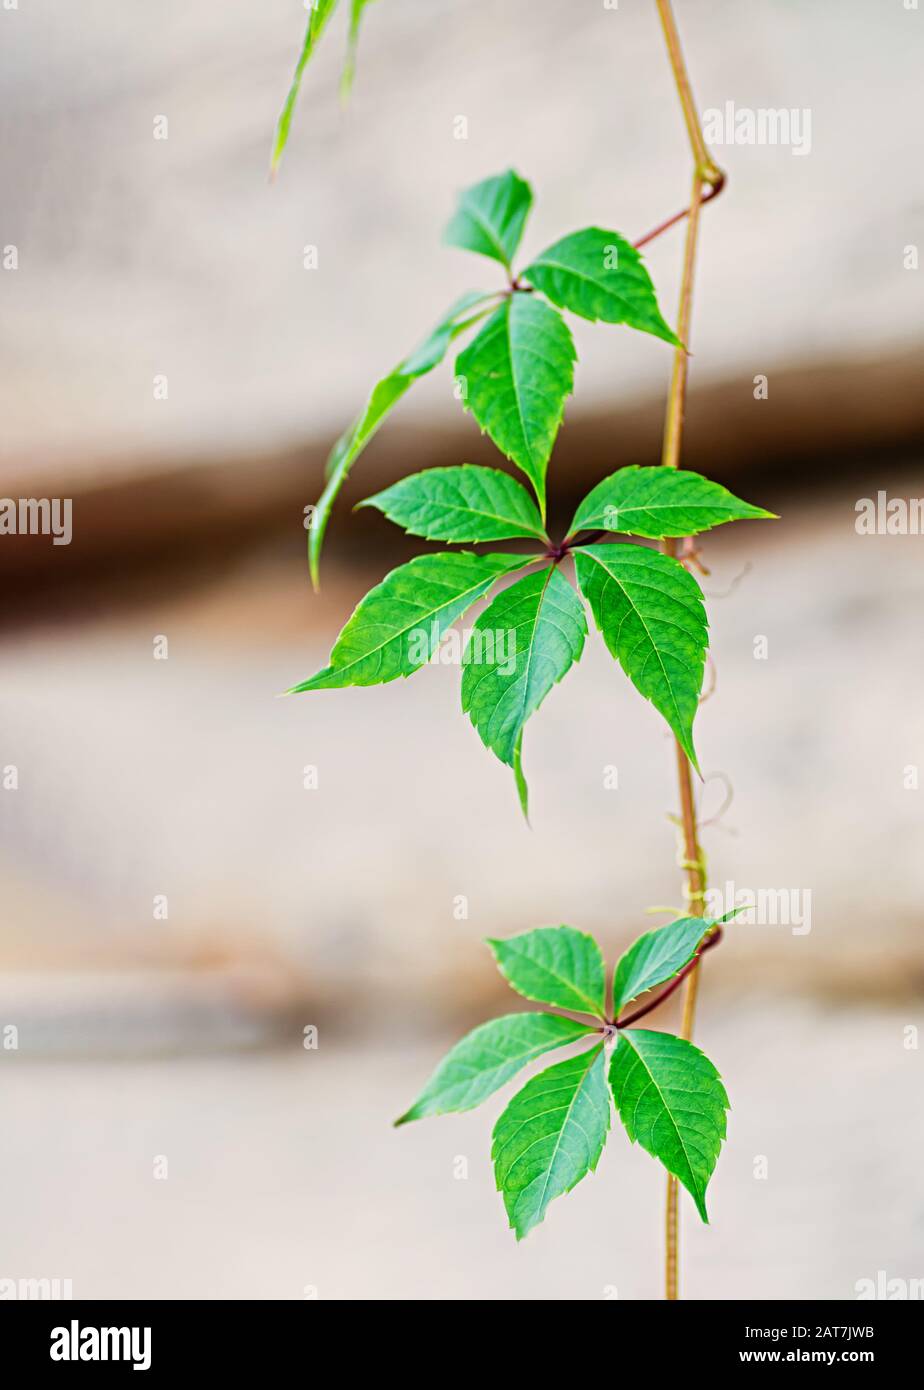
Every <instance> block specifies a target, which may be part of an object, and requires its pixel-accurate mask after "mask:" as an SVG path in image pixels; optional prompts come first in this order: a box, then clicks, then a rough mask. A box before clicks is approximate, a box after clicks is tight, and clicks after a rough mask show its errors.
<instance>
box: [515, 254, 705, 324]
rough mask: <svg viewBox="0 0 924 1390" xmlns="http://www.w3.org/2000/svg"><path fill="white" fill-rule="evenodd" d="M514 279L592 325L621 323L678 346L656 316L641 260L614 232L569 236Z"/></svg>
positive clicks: (652, 286)
mask: <svg viewBox="0 0 924 1390" xmlns="http://www.w3.org/2000/svg"><path fill="white" fill-rule="evenodd" d="M520 278H521V279H523V280H527V281H528V282H529V283H530V284H531V285H535V287H536V289H537V290H541V291H542V293H543V294H544V295H546V296H547V297H548V298H549V299H551V301H552V303H553V304H557V305H558V307H559V308H560V309H570V310H571V312H572V313H574V314H580V315H581V317H582V318H585V319H590V320H591V321H592V322H596V321H597V320H598V319H602V320H603V321H604V322H605V323H624V324H627V325H628V326H629V327H630V328H638V329H641V331H642V332H643V333H652V334H654V336H655V337H656V338H663V339H664V341H665V342H666V343H671V344H672V345H673V346H674V347H679V346H680V339H679V338H678V337H677V335H676V333H674V331H673V330H672V329H671V328H670V327H668V325H667V324H666V323H665V322H664V319H663V318H662V317H661V311H660V309H659V308H658V301H657V298H656V296H655V291H654V285H653V284H652V283H651V276H650V275H649V274H648V271H647V270H646V269H645V266H644V263H643V261H642V257H641V256H640V254H639V253H638V251H636V249H635V247H634V246H632V245H630V243H629V242H628V241H626V239H625V237H621V236H620V235H619V233H618V232H608V231H604V229H603V228H602V227H585V228H584V229H583V230H582V231H580V232H572V233H571V235H570V236H566V237H562V238H561V240H560V241H556V242H555V243H554V245H552V246H549V247H548V248H547V249H546V250H545V251H543V252H542V253H541V255H539V256H537V257H536V259H535V260H534V261H532V262H531V264H530V265H528V266H527V267H526V269H525V270H524V271H521V273H520Z"/></svg>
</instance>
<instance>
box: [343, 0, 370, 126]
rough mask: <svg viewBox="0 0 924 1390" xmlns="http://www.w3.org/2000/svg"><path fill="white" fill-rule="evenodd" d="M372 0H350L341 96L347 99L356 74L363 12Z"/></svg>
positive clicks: (344, 99)
mask: <svg viewBox="0 0 924 1390" xmlns="http://www.w3.org/2000/svg"><path fill="white" fill-rule="evenodd" d="M371 3H372V0H350V28H349V33H348V34H347V51H346V58H345V59H344V63H343V74H342V76H341V78H340V97H341V100H342V101H346V100H347V98H348V97H349V95H350V92H351V91H352V90H353V78H354V77H355V75H356V50H357V48H358V47H359V30H360V26H361V25H362V20H363V14H364V12H365V9H366V6H367V5H371Z"/></svg>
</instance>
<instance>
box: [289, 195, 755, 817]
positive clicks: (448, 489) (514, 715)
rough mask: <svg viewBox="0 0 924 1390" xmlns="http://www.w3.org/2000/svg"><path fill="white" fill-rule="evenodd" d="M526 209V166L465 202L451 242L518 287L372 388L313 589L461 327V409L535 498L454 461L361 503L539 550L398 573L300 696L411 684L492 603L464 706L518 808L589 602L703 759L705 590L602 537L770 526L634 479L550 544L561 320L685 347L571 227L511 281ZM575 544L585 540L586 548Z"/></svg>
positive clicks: (454, 534)
mask: <svg viewBox="0 0 924 1390" xmlns="http://www.w3.org/2000/svg"><path fill="white" fill-rule="evenodd" d="M531 203H532V193H531V191H530V188H529V185H528V184H527V183H526V182H525V181H524V180H523V179H521V178H520V177H519V176H518V175H517V174H515V173H513V171H508V172H507V173H505V174H501V175H498V176H497V177H495V178H490V179H486V180H485V181H484V182H482V183H480V184H477V185H476V186H475V187H474V188H470V189H468V190H467V191H466V192H465V193H463V195H462V197H461V199H460V201H459V206H458V209H457V211H456V213H455V215H454V217H453V218H452V220H451V222H450V223H449V227H448V229H447V239H448V240H449V241H450V242H451V243H452V244H454V245H458V246H460V247H463V248H465V249H466V250H469V251H472V252H475V253H476V254H479V255H483V256H486V257H489V258H490V259H492V260H495V261H497V262H499V263H500V264H501V265H503V267H504V269H505V270H506V272H507V276H508V284H507V287H506V289H505V290H503V291H502V292H499V293H497V294H495V295H494V296H490V295H486V294H484V293H482V292H473V293H471V294H468V295H465V296H464V297H463V298H462V299H461V300H460V301H458V302H457V303H456V304H455V305H454V306H453V307H452V309H450V311H449V312H448V314H446V315H445V316H444V317H443V318H442V319H441V320H440V322H439V323H438V324H437V326H436V328H435V329H434V330H433V332H432V333H431V334H430V335H429V337H428V338H427V339H426V340H425V341H424V343H423V344H422V345H421V346H420V347H419V348H418V349H417V350H416V351H415V352H413V353H411V354H410V355H409V356H408V357H406V358H404V359H403V361H402V362H401V363H399V365H398V366H397V367H396V368H395V369H394V371H392V372H390V373H389V374H388V375H387V376H386V377H384V378H383V379H382V380H381V381H380V382H378V383H377V385H376V386H375V388H374V389H373V391H372V393H371V395H370V397H369V400H368V402H367V403H366V405H365V407H364V409H363V411H362V413H361V414H360V416H359V417H358V418H357V420H356V421H355V423H354V424H353V425H352V426H351V427H350V429H349V430H347V431H346V433H345V434H344V435H343V436H342V437H341V438H340V439H339V440H338V442H337V444H336V445H335V447H334V449H333V451H332V453H331V456H330V460H329V464H328V478H327V484H326V487H325V489H324V493H323V495H322V497H321V499H320V502H319V503H318V507H317V511H316V515H315V518H314V522H313V525H312V527H311V529H310V530H309V555H310V558H311V566H312V573H313V575H314V576H315V578H316V576H317V565H318V559H319V555H320V546H321V542H322V540H323V537H324V531H325V528H326V525H327V521H328V518H329V516H330V511H331V508H332V506H333V503H334V499H335V498H336V496H337V493H338V492H339V490H340V488H341V486H342V484H343V482H344V480H345V478H346V476H347V474H348V473H349V471H350V469H351V468H352V466H353V464H354V463H355V462H356V460H357V458H358V457H359V455H360V454H361V453H362V450H363V449H364V448H365V446H366V444H367V443H368V441H369V440H370V439H371V437H372V435H373V434H374V432H375V430H376V429H377V428H378V426H379V425H380V424H381V422H382V420H383V419H384V418H385V417H386V415H387V414H388V412H389V411H390V410H391V409H392V407H393V406H394V405H395V404H396V403H397V401H398V400H400V399H401V397H402V396H403V395H404V393H405V392H406V391H407V390H408V389H409V387H410V386H411V385H412V384H413V382H414V381H415V380H417V378H418V377H420V376H421V375H423V374H424V373H425V372H428V371H430V370H432V369H433V367H435V366H436V365H437V364H438V363H439V362H440V361H441V360H442V359H443V357H444V356H445V355H446V353H447V352H448V350H449V348H450V346H451V344H452V343H453V342H454V341H455V339H456V338H457V337H458V336H459V335H460V334H462V333H464V332H466V331H468V330H473V329H476V328H477V332H475V334H474V336H473V337H472V338H471V340H470V342H469V343H468V345H467V346H466V347H465V348H464V349H463V351H462V352H461V353H460V355H459V357H458V359H457V361H456V365H455V374H456V378H457V380H458V381H459V382H460V383H461V384H462V393H463V400H464V404H465V406H466V408H467V409H468V410H469V411H470V412H471V413H472V414H473V415H474V417H475V419H476V421H477V422H478V424H479V425H480V426H481V427H482V429H483V430H484V431H485V432H486V433H487V434H488V435H489V436H490V437H491V439H492V440H493V442H494V443H495V444H496V445H497V447H498V448H499V449H500V450H501V452H502V453H503V454H504V455H505V456H506V457H507V458H508V459H509V460H510V461H511V462H512V463H513V464H514V465H516V467H517V468H518V469H519V470H520V471H521V473H522V474H523V476H524V478H525V480H526V483H527V484H528V487H527V486H524V484H523V483H521V482H520V481H518V480H517V479H516V478H515V477H513V476H512V475H511V474H509V473H506V472H504V471H502V470H501V469H498V468H488V467H483V466H476V465H472V464H460V465H458V466H453V467H443V468H430V469H426V470H424V471H423V472H421V473H415V474H412V475H411V476H409V477H406V478H403V479H402V480H401V481H400V482H397V483H395V484H394V485H393V486H391V487H388V488H386V489H385V490H384V491H383V492H379V493H377V494H376V495H375V496H373V497H370V498H367V499H366V501H365V502H363V503H360V506H365V507H374V508H376V509H378V510H379V511H381V512H382V513H383V515H384V516H386V517H387V518H388V519H389V520H390V521H393V522H394V523H395V524H396V525H398V526H401V527H403V529H404V530H405V531H406V532H407V533H408V534H410V535H413V536H420V537H422V538H423V539H425V540H431V541H439V542H443V543H444V544H447V545H455V546H470V545H485V544H488V545H490V544H494V543H496V542H501V541H511V540H515V541H520V542H527V543H532V545H533V546H534V547H536V548H535V549H534V551H533V553H532V554H523V553H520V554H515V555H511V554H509V553H500V552H491V551H489V552H488V553H483V552H476V551H473V550H467V549H463V550H456V551H446V552H441V553H431V554H426V555H420V556H418V557H417V558H416V559H414V560H411V561H410V562H409V563H408V564H405V565H401V566H399V567H398V568H397V569H395V570H392V571H391V573H390V574H387V575H386V576H385V578H384V579H383V580H382V582H381V583H380V584H378V585H376V587H375V588H374V589H372V590H371V591H370V592H369V593H368V594H367V595H366V596H365V598H363V599H362V600H361V602H360V603H359V605H358V606H357V608H356V610H355V611H354V613H353V615H352V617H351V618H350V620H349V622H348V623H347V624H346V626H345V627H344V629H343V631H342V632H341V633H340V636H339V637H338V638H337V641H336V643H335V645H334V648H333V650H332V652H331V655H330V659H329V661H328V664H327V666H325V667H324V668H323V670H321V671H319V672H318V673H317V674H316V675H314V676H312V677H310V678H309V679H308V680H305V681H302V682H301V683H300V684H298V685H296V686H295V687H294V688H293V690H294V692H306V691H313V690H328V689H332V688H337V687H342V686H349V685H377V684H383V683H385V682H387V681H391V680H395V679H396V678H397V677H399V676H409V675H410V674H411V673H412V672H413V671H416V670H419V669H420V668H421V667H422V666H424V665H426V664H427V662H428V661H430V660H431V659H433V658H434V657H435V654H436V652H437V650H438V648H439V645H440V643H441V641H442V639H443V637H444V635H445V633H446V632H447V630H448V629H449V628H450V627H451V626H452V625H453V624H454V623H455V622H456V621H457V620H458V619H459V618H461V617H462V616H463V615H464V614H465V613H466V612H467V610H468V609H469V608H470V607H471V606H472V605H473V604H475V603H476V602H477V601H478V600H480V599H484V598H487V597H490V600H491V601H490V603H489V604H488V605H487V607H485V608H484V609H483V611H482V612H481V613H480V614H479V616H478V617H477V618H476V620H475V623H474V626H473V628H472V630H471V635H470V638H469V642H468V646H467V647H466V650H465V652H464V654H463V672H462V708H463V711H464V712H465V713H466V714H468V716H469V718H470V719H471V722H472V724H473V725H474V727H475V729H476V730H477V732H478V734H479V735H480V737H481V739H482V741H483V742H484V744H485V745H486V747H488V748H489V749H491V751H492V752H493V753H495V755H496V756H497V757H498V758H499V759H500V760H501V761H502V762H503V763H505V764H506V765H507V766H509V767H510V768H512V769H513V771H514V774H515V777H516V782H517V787H518V790H519V795H520V800H521V804H522V806H523V809H524V811H525V810H526V805H527V792H526V781H525V777H524V774H523V766H522V746H523V730H524V727H525V725H526V722H527V720H528V719H529V717H530V715H532V714H533V713H535V711H536V710H537V709H538V708H539V706H540V705H541V703H542V701H543V700H544V699H545V697H546V696H547V695H548V693H549V691H550V690H551V689H552V687H553V686H554V685H556V684H557V682H558V681H560V680H561V679H562V677H563V676H564V675H565V674H566V673H567V672H568V671H569V670H570V668H571V667H572V666H573V665H574V663H575V662H576V661H578V660H579V658H580V656H581V652H582V651H583V648H584V642H585V638H586V635H587V619H586V615H585V607H584V604H585V601H586V604H587V605H588V606H589V608H590V611H591V614H592V616H593V619H594V622H595V624H596V626H597V627H598V629H599V631H600V633H601V635H602V637H603V640H604V642H605V643H606V646H607V647H608V649H609V651H610V652H611V653H612V655H613V656H614V657H615V659H616V661H617V662H618V663H619V665H620V666H621V667H622V669H623V670H624V672H625V673H626V675H627V676H628V677H629V679H630V680H631V681H632V683H633V684H634V685H635V687H636V689H638V690H639V691H640V693H641V694H642V695H644V697H645V698H646V699H647V700H650V701H651V703H652V704H653V705H654V707H655V709H657V710H658V711H659V713H660V714H661V715H662V716H663V717H664V719H665V720H666V721H667V723H668V725H669V726H670V728H671V729H672V730H673V732H674V734H675V735H676V737H677V739H678V740H679V742H680V744H681V746H682V748H683V749H684V751H685V753H686V754H687V756H688V757H689V758H690V760H691V762H692V763H693V764H694V766H696V751H695V748H694V744H693V720H694V716H695V714H696V710H697V705H698V702H699V696H700V691H701V687H702V680H703V669H704V662H705V654H706V648H707V644H708V630H707V622H706V614H705V608H704V604H703V596H702V593H701V591H700V588H699V585H698V584H697V582H696V580H695V579H694V577H693V575H692V574H691V573H690V572H689V571H688V570H687V569H686V568H685V567H684V566H683V565H682V564H680V563H679V562H678V561H677V560H676V559H674V558H672V557H671V556H669V555H665V554H662V553H661V552H660V551H659V550H655V549H653V548H651V547H650V546H648V545H637V544H626V543H624V542H622V541H615V540H607V539H604V541H603V543H601V542H600V537H601V536H603V537H606V536H608V535H610V534H613V535H622V536H630V537H638V538H640V539H642V540H660V539H664V538H666V537H680V536H690V535H693V534H696V533H699V532H702V531H706V530H709V529H710V528H711V527H714V526H720V525H723V524H724V523H725V522H728V521H738V520H746V519H751V518H757V517H767V516H770V515H771V513H769V512H766V511H764V510H763V509H762V508H759V507H754V506H751V505H750V504H749V503H747V502H743V501H741V500H740V499H739V498H737V497H734V496H733V495H732V494H731V493H730V492H729V491H728V490H727V489H726V488H724V487H722V486H721V485H720V484H718V483H714V482H711V481H709V480H708V479H706V478H703V477H701V476H700V475H699V474H697V473H691V472H688V471H684V470H680V469H665V468H661V467H628V468H621V469H619V470H618V471H617V472H615V473H613V474H611V475H610V476H609V477H607V478H604V479H603V480H602V481H601V482H599V483H598V484H597V485H596V486H595V487H594V488H593V489H592V490H591V491H590V492H589V493H588V495H587V496H586V497H585V498H584V500H583V501H582V502H581V503H580V505H579V506H578V508H577V511H576V513H575V515H574V518H573V520H572V522H571V526H570V527H569V530H568V535H567V537H566V538H565V541H564V542H563V543H562V545H560V546H559V547H557V548H556V547H553V546H552V544H551V541H550V539H549V536H548V534H547V531H546V524H545V504H546V474H547V469H548V463H549V458H550V456H551V453H552V448H553V445H554V442H555V436H556V434H557V432H558V428H559V425H560V424H561V419H562V413H563V410H564V403H565V399H566V397H567V396H568V394H569V393H570V391H571V389H572V382H573V367H574V360H575V352H574V344H573V340H572V337H571V331H570V329H569V328H568V325H567V323H566V321H565V318H564V317H563V315H562V312H561V310H562V309H566V310H570V311H571V312H573V313H576V314H580V315H582V316H583V317H585V318H593V319H602V320H604V321H606V322H608V323H621V324H626V325H628V326H629V327H632V328H636V329H639V330H641V331H642V332H646V333H652V334H654V335H655V336H657V337H659V338H661V339H663V340H664V341H665V342H668V343H672V344H675V345H676V343H677V339H676V337H675V336H674V334H673V332H672V331H671V329H670V328H669V327H668V325H667V324H666V323H665V322H664V320H663V318H662V317H661V314H660V311H659V309H658V305H657V300H656V297H655V292H654V287H653V286H652V283H651V280H650V278H649V276H648V272H647V271H646V270H645V268H644V266H643V265H642V262H641V257H640V256H639V255H638V252H637V251H635V250H634V249H633V248H632V247H631V246H630V245H629V244H628V243H627V242H626V241H625V240H624V238H623V237H621V236H620V235H619V234H618V233H617V232H609V231H602V230H601V229H599V228H596V227H588V228H585V229H584V230H583V231H579V232H575V233H574V234H573V235H571V236H567V237H564V238H562V239H560V240H559V241H557V242H555V243H554V245H552V246H550V247H549V248H548V249H547V250H546V251H544V252H542V253H541V254H540V255H538V256H536V257H535V258H534V259H533V260H532V261H530V262H529V263H528V264H527V266H526V267H525V269H523V270H521V271H519V273H518V274H515V273H514V271H513V268H512V263H513V257H514V255H515V254H516V251H517V248H518V246H519V241H520V237H521V236H522V233H523V229H524V226H525V223H526V219H527V216H528V214H529V210H530V206H531ZM486 300H491V303H490V304H488V305H487V306H486V304H485V301H486ZM582 533H589V534H587V535H586V536H585V540H584V541H583V542H582V541H581V535H582ZM565 554H569V555H571V556H572V557H573V560H574V569H575V577H576V581H577V589H575V587H574V586H573V585H572V584H571V583H570V582H569V580H568V579H567V578H566V577H565V575H564V573H563V571H562V568H561V560H562V559H563V557H564V555H565ZM511 581H512V582H511ZM501 585H503V586H504V587H500V586H501ZM500 639H503V640H500Z"/></svg>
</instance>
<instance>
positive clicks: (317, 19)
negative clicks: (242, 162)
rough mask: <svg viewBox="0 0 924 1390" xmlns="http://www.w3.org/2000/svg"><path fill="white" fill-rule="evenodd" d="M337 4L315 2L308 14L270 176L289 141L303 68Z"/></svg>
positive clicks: (333, 0) (333, 1)
mask: <svg viewBox="0 0 924 1390" xmlns="http://www.w3.org/2000/svg"><path fill="white" fill-rule="evenodd" d="M338 3H339V0H315V3H314V4H313V5H312V6H311V9H310V10H309V12H308V25H307V28H306V29H305V37H304V38H303V39H302V47H301V51H300V52H299V55H298V62H297V63H296V65H295V73H294V75H293V77H292V84H291V86H290V87H289V91H288V95H287V96H286V99H285V102H284V104H283V108H282V110H281V112H280V113H279V120H278V121H277V122H276V134H275V137H274V139H273V154H272V158H271V160H270V173H271V174H275V172H276V170H277V169H278V168H279V161H280V160H281V159H282V152H283V150H284V149H285V147H286V142H287V141H288V139H289V129H290V127H291V125H292V116H293V115H294V112H295V103H296V102H297V101H298V94H299V90H300V88H301V85H302V77H303V76H304V72H305V68H306V67H307V66H308V59H309V58H310V57H311V55H312V53H313V52H314V50H315V45H316V44H317V42H318V40H319V39H320V37H321V35H322V34H323V32H324V30H325V28H326V27H327V21H328V20H329V19H330V17H331V15H332V14H333V13H334V10H335V9H336V8H337V5H338Z"/></svg>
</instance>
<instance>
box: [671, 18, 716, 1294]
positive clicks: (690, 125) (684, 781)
mask: <svg viewBox="0 0 924 1390" xmlns="http://www.w3.org/2000/svg"><path fill="white" fill-rule="evenodd" d="M655 3H656V5H657V9H658V16H659V18H660V20H661V28H662V29H663V31H664V41H665V43H666V45H667V54H668V58H669V59H670V64H671V71H672V73H673V77H674V84H675V86H676V88H677V96H678V97H679V99H680V107H681V110H682V112H683V119H684V123H685V124H686V128H687V136H688V138H689V141H690V150H691V152H692V155H693V186H692V191H691V195H690V207H689V213H688V220H687V227H686V238H685V241H684V251H683V273H682V276H681V281H680V307H679V310H678V313H677V336H678V338H679V339H680V342H681V344H682V346H680V347H678V348H677V349H676V350H675V352H674V364H673V370H672V372H671V384H670V390H669V392H668V397H667V410H666V413H665V419H664V441H663V445H662V450H661V463H662V464H663V465H664V466H665V467H666V468H677V467H678V466H679V463H680V449H681V444H682V441H683V420H684V410H685V406H686V396H687V345H688V344H689V340H690V322H691V317H692V310H693V277H694V270H695V266H696V244H697V237H698V234H699V219H700V211H701V209H702V205H703V202H704V201H705V200H706V199H707V198H710V197H715V195H716V194H717V193H718V192H720V191H721V189H722V186H723V184H724V182H725V176H724V174H723V173H722V170H721V169H720V168H719V167H718V165H717V164H716V163H715V162H714V160H713V159H712V156H711V155H710V153H709V151H708V149H707V148H706V142H705V139H704V137H703V130H702V125H701V124H700V120H699V116H698V114H697V110H696V103H695V102H694V100H693V90H692V87H691V86H690V78H689V75H688V73H687V67H686V63H685V62H684V57H683V49H682V48H681V44H680V35H679V33H678V31H677V24H676V21H675V19H674V12H673V8H672V5H671V0H655ZM704 188H705V189H706V190H707V191H706V193H705V194H704V191H703V190H704ZM673 220H678V219H673ZM668 225H672V223H669V224H668ZM658 230H660V229H656V231H658ZM661 548H662V550H663V552H664V553H665V554H666V555H670V556H672V557H674V558H675V559H676V557H677V542H676V540H665V541H662V543H661ZM675 754H676V760H677V785H678V790H679V793H680V824H681V842H682V846H683V858H682V860H681V861H680V862H681V867H682V868H683V869H684V871H685V873H686V878H687V882H686V890H685V891H686V898H687V902H688V904H689V910H690V914H691V915H692V916H696V917H702V915H703V908H704V905H705V894H706V868H705V862H704V860H703V854H702V850H701V849H700V844H699V832H698V827H697V820H696V802H695V799H694V796H693V777H692V771H691V767H690V762H689V759H688V758H687V755H686V753H685V752H684V751H683V748H682V747H681V746H680V744H679V743H677V742H676V740H675ZM698 988H699V958H698V957H697V959H696V960H695V961H694V963H693V968H692V969H691V970H690V972H689V974H688V975H687V977H686V984H685V987H684V1001H683V1020H682V1024H681V1033H680V1035H681V1037H683V1038H686V1039H687V1040H689V1039H690V1038H691V1037H692V1034H693V1026H694V1023H695V1020H696V997H697V993H698ZM678 1236H679V1233H678V1221H677V1179H676V1178H674V1177H671V1176H668V1180H667V1201H666V1206H665V1222H664V1286H665V1296H666V1298H668V1299H669V1300H674V1299H676V1298H677V1297H678V1296H679V1293H678V1250H679V1239H678Z"/></svg>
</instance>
